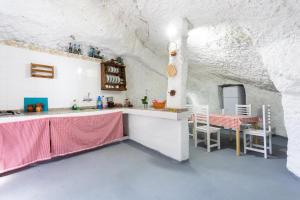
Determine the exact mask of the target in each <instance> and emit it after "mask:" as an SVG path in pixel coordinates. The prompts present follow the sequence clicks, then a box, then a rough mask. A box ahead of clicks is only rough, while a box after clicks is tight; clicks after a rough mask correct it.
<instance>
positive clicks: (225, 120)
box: [209, 114, 259, 129]
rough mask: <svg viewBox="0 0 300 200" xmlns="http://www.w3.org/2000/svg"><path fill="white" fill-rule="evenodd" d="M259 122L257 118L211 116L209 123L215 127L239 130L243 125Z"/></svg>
mask: <svg viewBox="0 0 300 200" xmlns="http://www.w3.org/2000/svg"><path fill="white" fill-rule="evenodd" d="M258 121H259V118H258V117H256V116H245V115H240V116H238V115H235V116H234V115H221V114H210V115H209V123H210V125H213V126H221V127H224V128H234V129H239V128H240V126H241V125H242V124H254V123H257V122H258Z"/></svg>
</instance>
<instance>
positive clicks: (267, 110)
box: [262, 105, 272, 132]
mask: <svg viewBox="0 0 300 200" xmlns="http://www.w3.org/2000/svg"><path fill="white" fill-rule="evenodd" d="M262 112H263V113H262V114H263V130H264V132H266V131H271V130H272V127H271V106H270V105H263V106H262Z"/></svg>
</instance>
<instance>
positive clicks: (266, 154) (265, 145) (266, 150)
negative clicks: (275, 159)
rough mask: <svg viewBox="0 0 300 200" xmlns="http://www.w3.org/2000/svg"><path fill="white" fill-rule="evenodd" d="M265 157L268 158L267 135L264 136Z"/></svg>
mask: <svg viewBox="0 0 300 200" xmlns="http://www.w3.org/2000/svg"><path fill="white" fill-rule="evenodd" d="M264 157H265V159H267V158H268V149H267V136H264Z"/></svg>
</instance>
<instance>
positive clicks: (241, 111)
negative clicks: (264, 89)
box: [235, 104, 252, 130]
mask: <svg viewBox="0 0 300 200" xmlns="http://www.w3.org/2000/svg"><path fill="white" fill-rule="evenodd" d="M235 114H236V115H246V116H251V104H248V105H235ZM251 126H252V124H242V125H241V129H242V130H243V129H245V128H250V127H251Z"/></svg>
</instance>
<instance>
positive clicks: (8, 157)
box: [0, 119, 51, 173]
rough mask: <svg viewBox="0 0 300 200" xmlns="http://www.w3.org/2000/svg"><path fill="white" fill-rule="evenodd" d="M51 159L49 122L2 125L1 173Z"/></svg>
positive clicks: (43, 120) (41, 120) (0, 134)
mask: <svg viewBox="0 0 300 200" xmlns="http://www.w3.org/2000/svg"><path fill="white" fill-rule="evenodd" d="M48 159H51V153H50V134H49V120H48V119H38V120H29V121H22V122H10V123H1V124H0V173H4V172H7V171H10V170H15V169H18V168H21V167H24V166H26V165H29V164H31V163H35V162H38V161H41V160H48Z"/></svg>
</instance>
